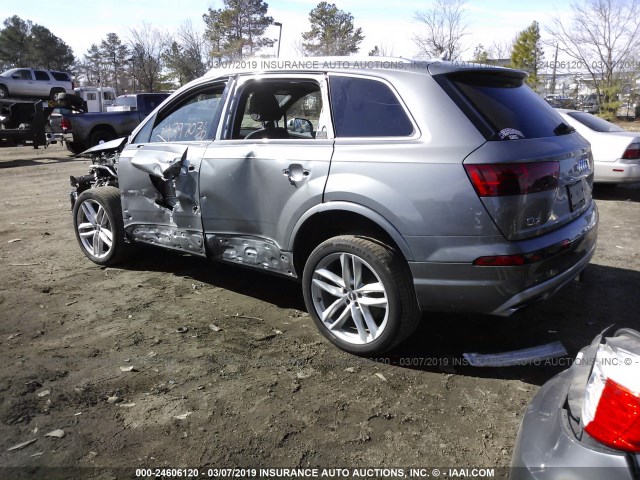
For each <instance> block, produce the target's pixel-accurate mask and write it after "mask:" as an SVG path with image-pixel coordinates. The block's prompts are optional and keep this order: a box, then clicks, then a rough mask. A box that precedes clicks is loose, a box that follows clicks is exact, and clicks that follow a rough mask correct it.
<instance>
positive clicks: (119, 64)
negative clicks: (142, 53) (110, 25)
mask: <svg viewBox="0 0 640 480" xmlns="http://www.w3.org/2000/svg"><path fill="white" fill-rule="evenodd" d="M98 53H99V55H100V61H101V63H102V65H103V66H104V69H103V70H102V73H103V77H104V78H103V80H102V85H103V86H107V85H108V86H112V87H114V88H115V89H116V91H119V90H120V89H121V88H122V87H123V83H124V82H123V79H122V77H123V75H124V74H125V73H124V70H125V69H124V67H125V65H126V64H127V58H128V57H129V49H128V48H127V46H126V45H125V44H123V43H122V41H121V40H120V38H119V37H118V35H116V34H115V33H107V37H106V38H105V39H104V40H102V43H100V47H99V49H98Z"/></svg>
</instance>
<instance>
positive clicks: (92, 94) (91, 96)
mask: <svg viewBox="0 0 640 480" xmlns="http://www.w3.org/2000/svg"><path fill="white" fill-rule="evenodd" d="M97 99H98V98H97V97H96V92H89V93H87V100H97Z"/></svg>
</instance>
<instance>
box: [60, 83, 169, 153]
mask: <svg viewBox="0 0 640 480" xmlns="http://www.w3.org/2000/svg"><path fill="white" fill-rule="evenodd" d="M168 96H169V94H168V93H136V94H130V95H120V96H119V97H118V98H116V101H115V103H114V107H122V108H123V110H119V111H111V112H95V113H63V114H62V118H61V120H60V127H61V129H62V137H63V139H64V141H65V144H66V146H67V149H68V150H69V151H70V152H72V153H80V152H82V151H84V150H86V149H88V148H91V147H93V146H95V145H98V144H100V143H103V142H108V141H109V140H113V139H115V138H120V137H126V136H128V135H129V134H130V133H131V132H132V131H133V129H134V128H136V127H137V126H138V124H139V123H140V122H141V121H142V120H143V119H144V118H145V117H146V116H147V115H148V114H149V113H151V112H152V111H153V110H154V109H155V108H156V107H157V106H158V105H160V103H162V101H163V100H164V99H165V98H167V97H168Z"/></svg>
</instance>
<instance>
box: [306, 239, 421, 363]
mask: <svg viewBox="0 0 640 480" xmlns="http://www.w3.org/2000/svg"><path fill="white" fill-rule="evenodd" d="M302 283H303V293H304V299H305V303H306V306H307V309H308V311H309V313H310V315H311V317H312V318H313V320H314V321H315V323H316V325H317V327H318V329H319V330H320V332H321V333H322V334H323V335H324V336H325V337H327V338H328V339H329V340H330V341H331V342H332V343H333V344H334V345H336V346H338V347H339V348H341V349H342V350H345V351H347V352H350V353H354V354H356V355H376V354H380V353H383V352H386V351H388V350H390V349H392V348H393V347H394V346H396V345H397V344H398V343H400V342H402V341H403V340H405V339H406V338H407V337H408V336H409V335H410V334H411V333H412V332H413V331H414V330H415V327H416V326H417V324H418V321H419V318H420V313H419V310H418V307H417V302H416V300H415V294H414V291H413V285H412V282H411V276H410V274H409V269H408V267H407V265H406V262H405V261H404V258H402V256H401V255H400V254H399V253H398V252H396V251H395V250H394V249H392V248H391V247H388V246H387V245H384V244H382V243H381V242H378V241H377V240H374V239H370V238H366V237H359V236H351V235H349V236H340V237H334V238H330V239H329V240H327V241H325V242H323V243H322V244H320V245H319V246H318V247H317V248H316V249H315V250H314V251H313V252H312V253H311V255H310V256H309V259H308V260H307V263H306V265H305V269H304V275H303V280H302Z"/></svg>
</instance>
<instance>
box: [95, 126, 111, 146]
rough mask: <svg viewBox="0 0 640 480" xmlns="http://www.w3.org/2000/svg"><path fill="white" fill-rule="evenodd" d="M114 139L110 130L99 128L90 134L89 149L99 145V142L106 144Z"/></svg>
mask: <svg viewBox="0 0 640 480" xmlns="http://www.w3.org/2000/svg"><path fill="white" fill-rule="evenodd" d="M114 138H116V136H115V135H114V134H113V132H112V131H111V130H108V129H106V128H99V129H97V130H94V131H93V132H91V136H90V137H89V148H91V147H95V146H96V145H100V142H105V143H106V142H108V141H110V140H113V139H114Z"/></svg>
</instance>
